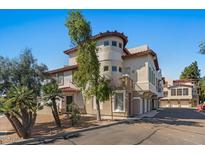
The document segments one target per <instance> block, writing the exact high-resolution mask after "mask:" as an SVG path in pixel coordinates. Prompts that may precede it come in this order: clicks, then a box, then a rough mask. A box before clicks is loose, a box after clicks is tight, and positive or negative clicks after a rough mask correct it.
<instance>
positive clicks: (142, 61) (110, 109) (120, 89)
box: [49, 31, 163, 117]
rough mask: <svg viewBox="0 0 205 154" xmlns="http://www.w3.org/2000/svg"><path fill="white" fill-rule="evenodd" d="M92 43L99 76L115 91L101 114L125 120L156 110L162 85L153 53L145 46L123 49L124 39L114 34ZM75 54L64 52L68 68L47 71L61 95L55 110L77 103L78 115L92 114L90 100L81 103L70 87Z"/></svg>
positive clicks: (91, 102)
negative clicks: (56, 83)
mask: <svg viewBox="0 0 205 154" xmlns="http://www.w3.org/2000/svg"><path fill="white" fill-rule="evenodd" d="M93 39H95V40H96V41H97V48H98V58H99V62H100V64H101V65H100V72H101V75H103V76H105V77H106V78H108V79H110V80H111V83H112V86H113V87H115V93H114V95H113V96H112V99H110V100H108V101H106V102H101V103H100V109H101V114H102V115H114V116H121V117H128V116H133V115H135V114H142V113H145V112H149V111H151V110H152V109H156V108H158V106H159V98H161V97H163V91H162V88H163V87H162V84H163V82H162V75H161V71H160V68H159V64H158V60H157V55H156V53H155V52H154V51H152V50H151V49H150V48H149V47H148V46H147V45H144V46H140V47H137V48H132V49H127V48H126V44H127V42H128V40H127V37H126V36H125V35H124V34H123V33H119V32H116V31H115V32H109V31H107V32H104V33H100V34H98V35H95V36H93ZM76 51H77V48H72V49H69V50H66V51H64V53H65V54H66V55H68V56H69V62H68V63H69V65H68V66H65V67H63V68H59V69H56V70H52V71H49V73H50V75H51V76H53V77H54V78H56V79H57V81H58V83H59V88H61V89H62V91H63V93H64V98H63V99H62V100H60V101H59V109H60V111H61V112H65V111H66V105H67V104H70V103H77V104H78V105H79V106H80V108H81V109H82V112H84V113H87V114H95V113H96V103H95V99H94V97H93V98H92V99H90V100H85V98H83V95H82V93H81V91H79V90H78V88H76V87H75V86H74V85H73V83H72V74H73V72H74V71H75V70H76V69H77V62H76V57H77V52H76Z"/></svg>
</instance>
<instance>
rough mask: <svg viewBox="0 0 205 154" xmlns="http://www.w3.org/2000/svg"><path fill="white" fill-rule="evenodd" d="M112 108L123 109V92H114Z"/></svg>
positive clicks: (118, 110) (117, 110)
mask: <svg viewBox="0 0 205 154" xmlns="http://www.w3.org/2000/svg"><path fill="white" fill-rule="evenodd" d="M114 105H115V106H114V110H115V111H116V112H120V111H124V95H123V93H116V94H115V104H114Z"/></svg>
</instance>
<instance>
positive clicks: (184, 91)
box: [183, 88, 189, 96]
mask: <svg viewBox="0 0 205 154" xmlns="http://www.w3.org/2000/svg"><path fill="white" fill-rule="evenodd" d="M183 95H184V96H188V95H189V91H188V88H183Z"/></svg>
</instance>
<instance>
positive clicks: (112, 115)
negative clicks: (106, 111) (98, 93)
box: [111, 94, 113, 121]
mask: <svg viewBox="0 0 205 154" xmlns="http://www.w3.org/2000/svg"><path fill="white" fill-rule="evenodd" d="M111 119H112V121H113V102H112V94H111Z"/></svg>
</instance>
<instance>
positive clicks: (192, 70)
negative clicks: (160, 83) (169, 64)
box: [180, 61, 200, 80]
mask: <svg viewBox="0 0 205 154" xmlns="http://www.w3.org/2000/svg"><path fill="white" fill-rule="evenodd" d="M180 79H196V80H199V79H200V69H199V68H198V64H197V62H196V61H194V62H193V63H192V64H191V65H189V66H187V67H185V68H184V70H183V72H182V73H181V75H180Z"/></svg>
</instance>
